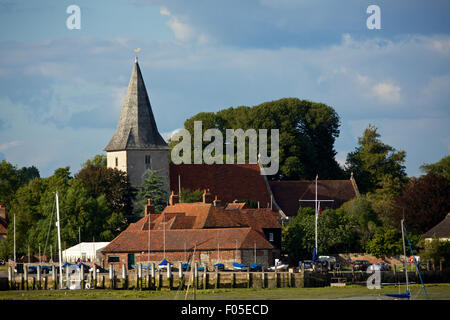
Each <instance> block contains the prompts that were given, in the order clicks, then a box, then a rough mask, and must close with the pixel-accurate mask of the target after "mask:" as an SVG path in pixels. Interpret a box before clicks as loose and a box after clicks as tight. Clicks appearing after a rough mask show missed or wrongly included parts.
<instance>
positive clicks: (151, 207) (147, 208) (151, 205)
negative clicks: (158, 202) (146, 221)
mask: <svg viewBox="0 0 450 320" xmlns="http://www.w3.org/2000/svg"><path fill="white" fill-rule="evenodd" d="M154 213H155V204H154V203H153V201H152V199H148V204H147V205H146V206H145V215H148V214H154Z"/></svg>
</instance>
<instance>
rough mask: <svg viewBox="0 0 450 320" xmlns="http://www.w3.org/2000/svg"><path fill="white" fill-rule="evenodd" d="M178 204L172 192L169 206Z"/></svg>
mask: <svg viewBox="0 0 450 320" xmlns="http://www.w3.org/2000/svg"><path fill="white" fill-rule="evenodd" d="M176 203H178V195H176V194H175V192H174V191H173V190H172V194H171V195H170V198H169V205H171V206H173V205H174V204H176Z"/></svg>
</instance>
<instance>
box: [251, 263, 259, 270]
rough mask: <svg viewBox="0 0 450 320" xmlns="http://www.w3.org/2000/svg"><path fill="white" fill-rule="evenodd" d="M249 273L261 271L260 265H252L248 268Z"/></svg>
mask: <svg viewBox="0 0 450 320" xmlns="http://www.w3.org/2000/svg"><path fill="white" fill-rule="evenodd" d="M250 271H262V265H260V264H256V263H254V264H252V265H251V266H250Z"/></svg>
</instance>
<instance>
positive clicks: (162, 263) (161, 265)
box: [158, 259, 173, 270]
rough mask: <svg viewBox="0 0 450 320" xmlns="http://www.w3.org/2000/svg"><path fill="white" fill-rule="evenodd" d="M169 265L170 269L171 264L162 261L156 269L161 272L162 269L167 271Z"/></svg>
mask: <svg viewBox="0 0 450 320" xmlns="http://www.w3.org/2000/svg"><path fill="white" fill-rule="evenodd" d="M169 264H170V266H171V267H172V266H173V264H171V263H169V261H167V260H166V259H164V260H163V261H161V263H160V264H158V268H159V269H161V270H163V269H167V266H168V265H169Z"/></svg>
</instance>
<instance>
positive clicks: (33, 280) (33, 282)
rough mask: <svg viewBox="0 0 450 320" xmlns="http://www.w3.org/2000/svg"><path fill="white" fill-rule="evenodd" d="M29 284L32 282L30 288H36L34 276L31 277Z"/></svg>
mask: <svg viewBox="0 0 450 320" xmlns="http://www.w3.org/2000/svg"><path fill="white" fill-rule="evenodd" d="M31 279H32V280H31V284H32V286H31V288H32V289H33V290H34V289H36V278H35V277H33V276H32V277H31Z"/></svg>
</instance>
